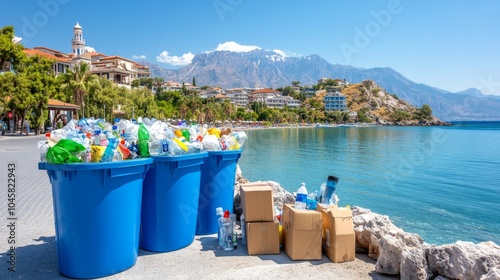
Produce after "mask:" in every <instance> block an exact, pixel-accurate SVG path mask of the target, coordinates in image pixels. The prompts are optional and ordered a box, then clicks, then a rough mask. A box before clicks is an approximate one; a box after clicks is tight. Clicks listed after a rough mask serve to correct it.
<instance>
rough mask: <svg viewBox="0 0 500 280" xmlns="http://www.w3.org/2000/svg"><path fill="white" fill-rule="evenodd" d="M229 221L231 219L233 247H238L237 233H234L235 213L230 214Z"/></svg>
mask: <svg viewBox="0 0 500 280" xmlns="http://www.w3.org/2000/svg"><path fill="white" fill-rule="evenodd" d="M229 217H231V221H233V247H234V248H235V249H236V248H238V234H237V233H236V230H235V229H236V214H230V215H229Z"/></svg>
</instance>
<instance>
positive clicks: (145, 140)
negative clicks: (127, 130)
mask: <svg viewBox="0 0 500 280" xmlns="http://www.w3.org/2000/svg"><path fill="white" fill-rule="evenodd" d="M137 121H138V123H139V132H138V133H137V138H139V155H140V156H141V157H149V131H148V129H147V128H146V126H144V123H142V117H139V118H138V119H137Z"/></svg>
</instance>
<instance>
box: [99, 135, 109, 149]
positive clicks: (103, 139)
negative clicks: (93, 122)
mask: <svg viewBox="0 0 500 280" xmlns="http://www.w3.org/2000/svg"><path fill="white" fill-rule="evenodd" d="M106 135H107V133H101V134H100V135H99V145H100V146H103V147H107V146H108V143H109V142H108V137H107V136H106Z"/></svg>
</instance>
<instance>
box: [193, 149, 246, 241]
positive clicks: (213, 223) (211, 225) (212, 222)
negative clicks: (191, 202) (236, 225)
mask: <svg viewBox="0 0 500 280" xmlns="http://www.w3.org/2000/svg"><path fill="white" fill-rule="evenodd" d="M241 152H242V150H231V151H209V152H208V158H207V160H206V161H205V164H204V165H203V169H202V170H201V183H200V199H199V203H198V221H197V223H196V234H198V235H204V234H213V233H217V231H218V223H217V220H218V218H219V217H217V214H216V212H215V209H216V208H217V207H222V209H223V210H229V212H231V213H232V212H233V198H234V180H235V176H236V164H237V163H238V159H239V158H240V157H241Z"/></svg>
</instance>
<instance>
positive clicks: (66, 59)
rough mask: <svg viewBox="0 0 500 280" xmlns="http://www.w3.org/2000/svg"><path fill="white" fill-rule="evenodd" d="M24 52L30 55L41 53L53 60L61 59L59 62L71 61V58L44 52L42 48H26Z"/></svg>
mask: <svg viewBox="0 0 500 280" xmlns="http://www.w3.org/2000/svg"><path fill="white" fill-rule="evenodd" d="M23 52H24V53H25V54H26V55H28V56H30V55H39V56H41V57H45V58H48V59H51V60H55V61H59V62H66V63H71V60H70V59H69V58H62V57H57V56H55V55H51V54H48V53H46V52H42V51H40V50H35V49H24V50H23Z"/></svg>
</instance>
